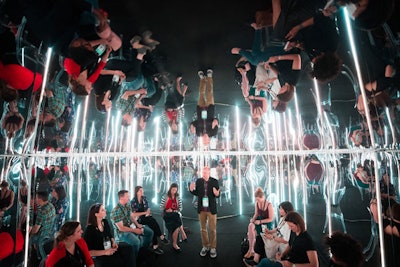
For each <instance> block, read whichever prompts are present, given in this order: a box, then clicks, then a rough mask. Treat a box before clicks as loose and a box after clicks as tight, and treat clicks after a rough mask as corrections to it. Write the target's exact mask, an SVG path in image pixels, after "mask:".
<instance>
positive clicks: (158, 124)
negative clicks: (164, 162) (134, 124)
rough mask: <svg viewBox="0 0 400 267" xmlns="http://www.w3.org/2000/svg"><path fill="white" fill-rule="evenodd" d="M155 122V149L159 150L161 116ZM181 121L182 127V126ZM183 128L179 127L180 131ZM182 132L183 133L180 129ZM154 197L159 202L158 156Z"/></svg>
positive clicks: (155, 163) (156, 202)
mask: <svg viewBox="0 0 400 267" xmlns="http://www.w3.org/2000/svg"><path fill="white" fill-rule="evenodd" d="M153 123H155V124H156V131H155V139H156V140H155V144H154V151H158V144H159V142H160V117H156V118H155V119H154V121H153ZM181 125H182V124H181V123H180V125H179V126H180V127H181ZM180 130H181V129H179V131H180ZM180 133H182V132H181V131H180ZM154 166H155V167H154V190H153V192H154V198H153V200H154V201H153V203H154V204H158V194H157V192H158V164H157V157H155V158H154Z"/></svg>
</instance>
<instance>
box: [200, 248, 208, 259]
mask: <svg viewBox="0 0 400 267" xmlns="http://www.w3.org/2000/svg"><path fill="white" fill-rule="evenodd" d="M209 250H210V249H209V248H206V247H203V248H202V249H201V251H200V256H202V257H204V256H206V255H207V252H208V251H209Z"/></svg>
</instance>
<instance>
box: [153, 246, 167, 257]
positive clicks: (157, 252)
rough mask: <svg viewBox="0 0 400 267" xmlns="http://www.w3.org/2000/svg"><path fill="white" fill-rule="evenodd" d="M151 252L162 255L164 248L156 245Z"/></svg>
mask: <svg viewBox="0 0 400 267" xmlns="http://www.w3.org/2000/svg"><path fill="white" fill-rule="evenodd" d="M153 252H154V253H155V254H157V255H163V254H164V250H162V249H161V248H159V247H157V248H153Z"/></svg>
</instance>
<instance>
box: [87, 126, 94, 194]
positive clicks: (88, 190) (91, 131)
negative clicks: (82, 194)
mask: <svg viewBox="0 0 400 267" xmlns="http://www.w3.org/2000/svg"><path fill="white" fill-rule="evenodd" d="M93 136H94V121H92V126H91V127H90V134H89V142H88V147H87V151H86V152H89V151H90V148H91V146H92V144H93ZM89 168H90V161H89V162H88V164H87V165H86V171H87V175H86V200H89V199H90V193H91V192H90V175H89Z"/></svg>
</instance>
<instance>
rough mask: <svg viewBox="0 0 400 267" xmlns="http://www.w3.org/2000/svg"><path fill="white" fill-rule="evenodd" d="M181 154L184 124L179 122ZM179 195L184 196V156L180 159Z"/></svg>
mask: <svg viewBox="0 0 400 267" xmlns="http://www.w3.org/2000/svg"><path fill="white" fill-rule="evenodd" d="M178 127H179V152H182V122H179V125H178ZM179 166H180V168H179V191H180V192H179V194H180V195H181V196H183V186H182V180H183V177H182V156H180V157H179Z"/></svg>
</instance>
